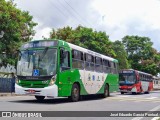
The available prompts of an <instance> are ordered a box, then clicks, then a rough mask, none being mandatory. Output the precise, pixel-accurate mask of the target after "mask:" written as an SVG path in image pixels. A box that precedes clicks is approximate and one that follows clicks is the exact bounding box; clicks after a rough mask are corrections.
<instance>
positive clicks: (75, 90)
mask: <svg viewBox="0 0 160 120" xmlns="http://www.w3.org/2000/svg"><path fill="white" fill-rule="evenodd" d="M79 98H80V88H79V85H78V84H76V83H75V84H73V86H72V90H71V96H70V97H69V99H70V100H71V101H72V102H77V101H78V100H79Z"/></svg>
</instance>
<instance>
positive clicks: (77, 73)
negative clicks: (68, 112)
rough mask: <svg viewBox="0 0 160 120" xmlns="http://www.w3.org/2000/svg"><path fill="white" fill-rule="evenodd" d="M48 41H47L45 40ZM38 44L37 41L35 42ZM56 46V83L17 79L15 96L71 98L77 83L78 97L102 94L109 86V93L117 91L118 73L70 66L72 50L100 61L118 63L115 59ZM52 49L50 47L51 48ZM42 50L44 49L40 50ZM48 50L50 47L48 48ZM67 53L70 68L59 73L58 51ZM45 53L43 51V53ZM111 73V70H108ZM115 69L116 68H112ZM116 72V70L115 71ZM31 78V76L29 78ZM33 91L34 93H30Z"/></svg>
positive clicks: (60, 42) (73, 47) (68, 47)
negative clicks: (98, 58) (74, 85)
mask: <svg viewBox="0 0 160 120" xmlns="http://www.w3.org/2000/svg"><path fill="white" fill-rule="evenodd" d="M46 41H48V40H46ZM37 42H39V41H37ZM57 43H58V44H57V46H54V47H55V48H56V49H57V65H56V70H57V71H56V75H55V76H56V81H55V83H54V85H50V81H51V78H50V79H45V80H41V79H38V80H34V79H33V80H31V79H30V80H27V79H26V80H24V79H19V83H18V84H16V85H15V92H16V94H29V95H40V96H53V97H66V96H71V90H72V86H73V84H74V83H77V84H78V85H79V87H80V95H88V94H103V93H104V86H105V85H106V84H108V85H109V91H110V92H113V91H117V90H118V77H119V76H118V73H117V72H114V73H112V72H109V73H107V72H97V71H95V70H89V71H88V70H86V69H85V68H84V69H78V68H73V66H72V49H76V50H80V51H81V52H83V54H84V53H88V54H91V55H94V56H98V57H100V58H101V59H106V60H108V61H110V62H115V63H118V61H117V60H116V59H113V58H110V57H107V56H104V55H101V54H99V53H95V52H93V51H90V50H87V49H85V48H81V47H79V46H76V45H73V44H70V43H67V42H64V41H61V40H58V42H57ZM51 48H52V47H51ZM29 49H30V50H38V49H39V48H34V47H33V48H32V47H31V48H29ZM41 49H44V48H41ZM49 49H50V47H49ZM61 49H64V51H68V52H69V64H70V68H69V69H66V70H64V71H61V66H60V54H61V53H60V52H61V51H60V50H61ZM43 53H45V50H44V51H43ZM84 62H85V61H84ZM109 69H110V71H112V69H113V68H109ZM114 69H116V68H114ZM116 71H117V70H116ZM31 77H33V76H31ZM32 91H34V93H32ZM37 92H39V93H37Z"/></svg>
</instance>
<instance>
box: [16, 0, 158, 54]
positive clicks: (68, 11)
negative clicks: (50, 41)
mask: <svg viewBox="0 0 160 120" xmlns="http://www.w3.org/2000/svg"><path fill="white" fill-rule="evenodd" d="M14 2H15V3H17V7H19V8H20V9H22V10H27V11H29V12H30V14H31V15H33V17H34V21H36V22H38V23H39V25H38V26H37V27H36V31H37V34H36V36H35V37H34V38H35V39H37V38H41V37H42V36H45V37H48V35H49V31H50V30H51V29H52V28H55V29H56V28H62V27H64V26H67V25H68V26H72V27H73V28H74V27H76V26H78V25H83V26H86V27H92V28H93V29H94V30H98V31H105V32H106V33H107V35H109V37H110V39H111V40H112V41H114V40H121V39H122V38H123V37H124V36H125V35H139V36H147V37H150V38H151V40H152V42H153V43H154V47H155V48H156V49H158V50H159V51H160V47H159V43H160V42H159V39H160V35H159V33H160V22H159V21H160V1H159V0H78V1H77V0H45V1H44V0H14Z"/></svg>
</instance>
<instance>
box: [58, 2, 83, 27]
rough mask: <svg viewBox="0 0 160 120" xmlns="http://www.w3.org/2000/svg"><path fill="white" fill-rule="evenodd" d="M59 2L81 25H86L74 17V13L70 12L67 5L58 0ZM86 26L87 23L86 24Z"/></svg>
mask: <svg viewBox="0 0 160 120" xmlns="http://www.w3.org/2000/svg"><path fill="white" fill-rule="evenodd" d="M58 2H59V3H60V4H61V5H62V7H64V8H65V10H67V11H68V12H69V13H70V14H71V15H72V16H73V17H74V18H75V19H76V20H77V21H78V22H79V23H82V24H84V23H85V22H84V21H82V20H80V19H78V18H77V16H75V15H74V13H73V12H72V11H70V10H69V9H68V8H67V7H66V6H65V5H63V3H61V2H60V0H58ZM85 24H86V23H85Z"/></svg>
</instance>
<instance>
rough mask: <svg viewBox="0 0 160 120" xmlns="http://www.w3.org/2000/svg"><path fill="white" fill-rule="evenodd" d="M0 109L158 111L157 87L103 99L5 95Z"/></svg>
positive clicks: (126, 119)
mask: <svg viewBox="0 0 160 120" xmlns="http://www.w3.org/2000/svg"><path fill="white" fill-rule="evenodd" d="M0 111H160V91H152V92H151V93H150V94H137V95H132V94H124V95H121V94H120V93H111V95H110V97H108V98H105V99H102V98H100V97H97V96H87V97H85V98H84V99H83V100H81V101H79V102H69V101H68V99H67V98H54V99H51V98H46V99H45V100H44V101H43V102H38V101H36V99H35V98H34V96H5V97H0ZM15 119H17V118H15ZM34 119H37V120H38V119H39V118H34ZM42 119H44V118H42ZM45 119H53V118H45ZM55 119H62V120H72V119H73V120H74V119H75V117H72V118H67V117H61V118H60V117H55V118H54V120H55ZM76 119H83V120H84V119H90V120H94V119H95V120H97V119H104V120H106V119H107V120H108V119H111V120H114V119H116V120H118V119H120V120H130V119H132V120H147V119H148V120H150V119H152V117H149V118H146V117H123V118H122V117H101V118H92V117H87V118H82V117H79V118H76Z"/></svg>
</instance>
